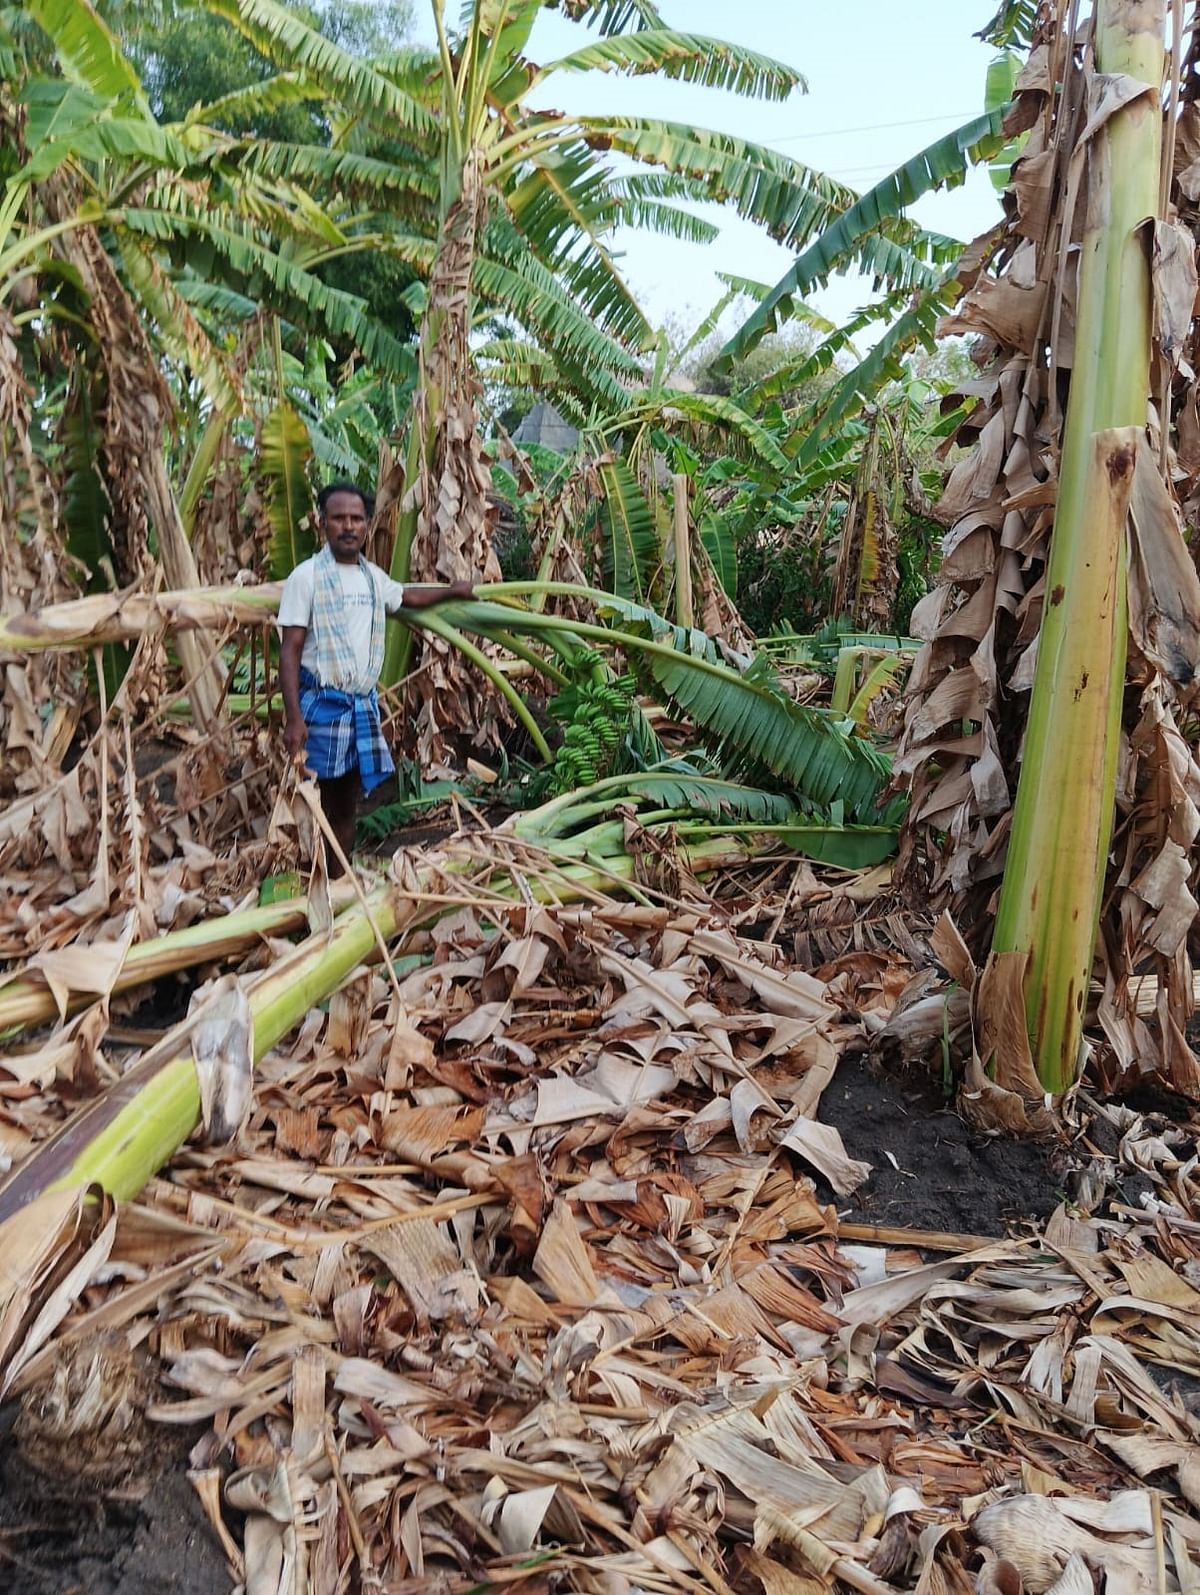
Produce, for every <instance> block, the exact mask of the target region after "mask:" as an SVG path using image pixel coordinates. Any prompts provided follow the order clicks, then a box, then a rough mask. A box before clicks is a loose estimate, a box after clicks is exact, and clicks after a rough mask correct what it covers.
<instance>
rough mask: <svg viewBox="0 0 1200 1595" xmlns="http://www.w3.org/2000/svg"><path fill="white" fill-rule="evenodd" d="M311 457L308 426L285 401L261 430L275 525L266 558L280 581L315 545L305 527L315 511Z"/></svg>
mask: <svg viewBox="0 0 1200 1595" xmlns="http://www.w3.org/2000/svg"><path fill="white" fill-rule="evenodd" d="M311 454H312V447H311V444H310V442H309V437H308V429H307V427H306V426H305V425H304V422H303V421H302V420H301V419H300V417H299V416H298V415H297V414H296V412H295V410H293V409H292V407H291V405H290V404H289V403H288V402H287V401H286V399H285V400H283V401H281V402H280V403H279V404H277V405H276V407H275V408H274V409H273V410H272V411H271V413H270V415H269V416H268V417H267V419H266V421H265V422H264V424H263V432H262V468H263V474H264V476H265V477H266V479H267V483H268V492H267V516H268V519H269V520H270V522H271V547H270V552H269V555H268V559H269V563H270V569H271V575H272V577H273V578H274V579H275V580H276V581H282V580H283V578H284V577H285V576H289V575H290V574H291V572H292V571H293V570H295V568H296V566H297V565H298V564H300V562H301V561H302V560H305V559H307V558H308V557H309V555H310V554H311V553H312V552H313V549H314V548H315V547H316V540H315V538H314V536H313V533H312V531H311V530H310V529H309V526H308V524H307V523H308V521H310V520H311V513H312V497H311V493H310V491H309V486H308V463H309V460H310V458H311Z"/></svg>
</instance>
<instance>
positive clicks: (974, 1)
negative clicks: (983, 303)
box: [414, 0, 999, 331]
mask: <svg viewBox="0 0 1200 1595" xmlns="http://www.w3.org/2000/svg"><path fill="white" fill-rule="evenodd" d="M427 5H428V0H415V4H414V12H415V18H414V20H415V24H416V27H415V31H416V34H417V37H418V38H419V39H420V40H421V42H423V43H432V42H433V33H432V24H431V22H430V18H429V12H428V9H427ZM659 9H660V11H661V12H662V14H663V17H664V18H665V20H666V22H667V23H668V25H669V26H672V27H676V28H681V29H686V30H687V31H688V32H692V33H702V34H708V35H712V36H715V37H718V38H726V39H730V40H732V41H733V42H735V43H737V44H742V45H746V46H748V47H750V48H751V49H754V50H759V51H762V52H763V53H764V54H767V55H772V56H775V57H776V58H778V59H780V60H782V61H784V62H786V63H787V64H788V65H789V66H793V67H795V68H797V69H798V70H799V71H800V72H802V73H803V74H804V76H805V78H806V80H807V83H808V92H807V93H806V94H800V93H799V92H798V91H797V92H796V93H794V94H793V95H792V96H791V97H790V98H789V99H788V100H786V101H784V102H783V103H782V104H780V103H775V102H770V101H763V100H751V99H744V98H742V97H740V96H737V95H732V94H729V93H725V92H722V91H720V90H716V89H705V88H697V87H694V86H692V85H691V84H685V83H672V82H669V81H664V80H663V79H661V78H657V77H654V78H651V77H641V78H636V77H635V78H622V77H618V76H617V75H616V74H613V73H599V72H591V73H586V74H584V73H580V74H577V75H576V74H570V75H568V74H556V75H555V77H554V79H553V84H552V86H551V85H548V88H549V89H550V92H549V93H547V94H546V95H544V97H543V99H544V103H545V104H547V105H550V104H553V105H554V106H556V107H557V108H558V109H560V110H564V111H567V112H579V113H582V114H586V113H597V112H605V111H607V112H612V113H613V114H616V115H645V116H660V117H663V118H668V119H671V120H674V121H681V122H691V123H694V124H698V125H700V126H704V127H712V128H716V129H719V130H721V131H724V132H729V133H735V134H737V135H738V136H740V137H742V138H746V139H751V140H753V141H755V142H758V143H763V144H768V145H770V146H772V147H773V148H775V149H778V150H780V151H782V152H783V153H785V154H787V155H790V156H792V157H794V158H795V159H797V160H801V161H804V162H805V163H806V164H808V165H811V166H813V167H815V168H816V169H817V170H818V171H823V172H825V173H827V174H828V175H829V176H832V177H836V178H838V179H839V180H840V181H842V182H844V183H846V184H847V185H848V186H850V187H852V188H855V189H857V190H860V191H861V190H863V189H866V188H869V187H871V185H872V184H873V183H876V182H878V181H879V180H880V179H881V178H883V177H885V176H886V175H887V173H888V172H889V171H891V170H892V169H893V168H894V167H896V166H898V165H899V164H901V163H902V162H903V161H905V160H907V159H908V158H909V157H910V156H911V155H914V154H916V153H917V152H918V151H919V150H921V149H923V148H924V147H925V146H926V145H927V144H931V143H933V142H934V141H935V140H936V139H937V138H939V137H940V136H941V135H943V134H944V133H949V132H951V131H953V129H954V128H956V127H958V126H959V125H960V124H961V123H963V122H965V121H968V120H969V119H970V118H971V117H972V116H976V115H978V114H979V113H980V112H981V111H982V109H983V97H984V78H985V74H986V71H987V65H988V61H989V59H990V58H991V55H992V53H993V52H992V50H991V48H990V47H989V46H988V45H986V44H983V43H982V42H981V41H980V40H979V39H976V38H974V37H973V34H975V33H977V32H978V31H979V29H980V28H982V27H983V25H984V24H985V23H986V22H987V21H988V19H989V18H990V17H991V15H992V14H993V13H994V11H995V9H996V0H737V3H736V4H733V3H730V0H660V7H659ZM447 10H448V12H449V13H450V14H451V15H453V14H454V12H453V7H448V8H447ZM588 37H589V35H587V34H586V33H585V32H584V30H583V29H581V28H580V27H578V26H577V25H573V24H571V23H569V22H566V21H565V20H564V19H563V18H562V17H561V16H559V15H558V14H557V13H552V12H545V13H543V14H542V16H541V17H539V19H538V21H537V24H536V25H535V29H534V33H533V37H532V39H531V41H530V45H529V51H528V53H529V55H530V56H531V57H532V59H534V60H535V61H538V62H539V63H542V64H544V63H545V62H546V61H548V60H551V59H553V58H555V57H557V56H559V55H564V54H566V53H567V52H568V51H570V50H573V49H577V48H579V46H580V45H581V44H583V43H586V42H587V40H588ZM702 214H704V215H706V216H708V217H709V219H710V220H712V221H714V222H716V223H717V224H718V225H719V226H720V229H721V231H720V236H719V237H718V238H717V239H715V240H714V241H713V242H712V243H710V244H707V245H699V244H689V243H684V242H682V241H678V240H674V239H666V238H659V237H655V236H651V235H647V234H642V233H638V232H636V231H634V230H632V229H625V230H623V231H622V232H620V233H618V234H617V235H616V236H615V238H614V241H613V251H614V253H615V254H616V255H618V257H619V258H620V263H621V268H622V270H623V272H624V274H625V277H626V280H627V281H628V282H629V284H630V287H631V288H632V289H633V291H634V294H635V295H636V297H637V298H638V300H639V302H640V303H641V304H642V306H643V307H644V308H645V310H646V311H647V313H648V315H649V317H650V320H651V321H652V322H653V323H655V324H661V323H662V322H663V320H664V319H665V318H667V317H671V318H672V319H673V321H674V322H675V323H676V325H678V323H679V322H680V321H683V322H685V323H688V324H694V323H696V322H698V321H699V320H700V318H701V317H702V316H703V315H704V314H705V313H706V312H707V311H708V310H709V309H710V308H711V307H712V305H713V304H714V303H715V302H716V300H717V299H718V298H719V297H720V295H721V293H722V292H723V291H724V290H723V285H722V284H721V283H720V282H719V280H718V278H717V276H716V273H717V272H718V271H728V272H732V273H735V274H737V275H738V276H742V277H752V278H756V279H758V280H761V281H766V282H771V283H774V282H776V281H777V280H778V279H779V278H780V277H781V276H782V275H783V274H784V272H785V271H787V269H788V267H789V266H790V265H791V263H792V260H793V258H794V256H793V254H792V252H791V251H789V250H787V249H785V248H783V247H782V246H781V245H779V244H776V243H774V242H773V241H772V240H771V239H770V238H768V237H767V235H766V233H765V232H763V231H762V230H761V229H759V228H757V227H755V226H754V225H753V224H752V223H749V222H744V221H742V220H741V218H740V217H738V216H737V215H735V214H734V213H733V212H732V211H727V210H725V209H724V208H722V207H720V206H706V207H703V208H702ZM912 214H913V216H914V217H915V219H916V220H917V221H918V222H920V223H921V224H922V225H923V226H925V227H928V228H932V229H936V230H938V231H940V232H945V233H950V234H952V235H953V236H955V237H959V238H962V239H963V240H964V241H966V240H969V239H971V238H973V237H975V236H976V235H977V234H978V233H981V232H983V231H985V230H986V229H987V228H988V227H990V226H991V225H992V224H993V223H994V222H995V220H996V219H997V217H998V215H999V202H998V199H997V197H996V194H995V191H994V190H993V188H992V185H991V181H990V179H989V177H988V175H987V172H986V170H978V171H975V172H972V173H971V174H970V176H969V177H968V179H967V181H966V182H965V183H964V184H963V185H962V187H960V188H958V189H955V190H953V191H952V192H950V193H946V194H934V195H928V196H926V197H925V198H924V199H923V200H921V201H919V202H918V203H917V204H916V205H915V206H914V207H913V211H912ZM870 297H871V295H870V284H869V283H868V282H866V281H865V280H863V279H862V278H858V277H855V278H849V279H847V278H841V279H838V278H835V279H833V280H832V281H831V283H830V285H829V287H828V288H827V289H825V290H822V291H820V292H818V293H816V294H814V295H813V296H812V297H811V302H812V303H813V304H815V305H816V307H817V308H818V309H819V310H820V311H821V312H822V314H824V315H826V316H829V317H830V319H832V320H836V321H842V320H845V319H846V318H847V317H848V316H849V315H850V314H851V313H852V312H853V311H854V310H856V309H857V308H858V307H859V306H860V305H862V304H865V303H867V302H868V301H869V299H870ZM722 327H723V330H726V331H731V330H732V325H731V324H730V323H729V322H728V321H726V322H723V323H722Z"/></svg>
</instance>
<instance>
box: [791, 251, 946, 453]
mask: <svg viewBox="0 0 1200 1595" xmlns="http://www.w3.org/2000/svg"><path fill="white" fill-rule="evenodd" d="M958 292H959V287H958V283H957V281H956V280H954V279H953V278H950V279H949V280H945V281H943V282H942V283H940V284H939V286H938V288H937V289H935V290H932V291H930V292H929V293H926V294H922V295H921V296H920V297H919V298H918V300H917V302H916V303H915V304H914V305H913V306H912V308H911V309H910V310H907V311H905V313H904V314H903V315H902V316H900V317H898V318H897V320H896V321H895V322H893V324H892V325H891V327H889V328H888V330H887V332H885V333H884V335H883V337H882V338H880V340H879V342H878V343H877V344H876V345H875V347H874V348H873V349H872V350H871V351H870V352H869V353H868V354H867V355H866V356H865V358H864V359H862V360H860V361H859V363H858V365H856V366H855V367H854V369H853V370H852V371H849V372H847V373H846V375H845V376H844V377H842V378H841V379H840V380H839V382H838V383H837V384H836V386H835V387H834V388H833V389H832V390H831V391H830V392H829V393H827V394H824V395H823V396H822V398H821V400H820V402H819V404H818V405H816V406H814V407H813V409H812V410H811V411H810V412H809V414H808V415H807V416H804V417H798V418H797V432H796V434H795V435H796V436H798V437H800V438H801V439H802V441H801V443H800V447H799V448H798V449H797V451H796V455H795V464H796V467H797V469H801V470H802V469H804V468H805V467H806V466H808V465H810V464H811V463H812V462H813V461H814V460H815V459H816V458H817V456H818V455H819V453H820V451H821V449H822V448H823V447H824V446H825V445H826V443H827V442H828V440H829V438H830V437H831V436H832V435H834V434H836V433H837V431H838V430H839V429H840V428H841V427H842V426H843V425H844V424H845V422H846V421H847V420H848V419H850V417H852V416H854V415H857V414H858V412H859V411H860V410H861V409H862V407H863V405H864V404H867V403H869V402H870V401H871V399H872V398H874V396H875V395H876V394H877V393H878V392H879V390H880V388H881V387H883V385H884V384H885V383H886V382H894V381H897V380H899V378H900V377H901V376H903V373H904V368H903V366H902V365H901V363H900V361H901V356H902V355H903V354H905V353H906V352H907V351H908V350H909V349H911V348H912V347H913V345H914V344H917V343H923V344H925V345H926V347H928V348H932V347H933V341H934V334H935V331H936V328H937V323H938V321H939V319H940V318H941V316H942V315H943V314H944V313H945V311H946V309H947V307H948V306H949V305H950V304H952V303H953V301H954V299H955V298H956V297H957V296H958Z"/></svg>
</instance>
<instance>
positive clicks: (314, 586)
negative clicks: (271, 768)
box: [279, 482, 474, 876]
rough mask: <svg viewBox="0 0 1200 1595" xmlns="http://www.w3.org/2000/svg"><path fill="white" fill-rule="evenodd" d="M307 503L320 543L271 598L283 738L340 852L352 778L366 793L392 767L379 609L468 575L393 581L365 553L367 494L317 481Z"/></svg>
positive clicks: (349, 823) (431, 593) (350, 837)
mask: <svg viewBox="0 0 1200 1595" xmlns="http://www.w3.org/2000/svg"><path fill="white" fill-rule="evenodd" d="M317 510H318V515H319V524H320V528H321V533H322V535H323V537H324V547H323V548H322V549H321V550H320V551H319V553H317V554H314V555H313V557H312V558H311V559H306V560H304V561H303V563H302V564H299V565H297V566H296V568H295V570H294V571H293V572H292V574H291V575H290V576H289V577H288V579H287V581H286V582H284V584H283V595H282V597H281V598H280V600H279V627H280V631H281V633H282V639H283V640H282V643H281V646H280V654H279V681H280V685H281V686H282V688H283V707H284V712H285V714H286V717H287V719H286V725H285V729H284V744H285V746H286V747H287V750H288V753H289V754H290V755H291V757H292V758H293V759H294V760H295V761H296V762H297V763H301V762H302V763H303V764H304V765H305V766H306V767H307V768H308V769H309V770H311V772H312V773H313V774H314V775H315V776H316V777H317V782H318V785H319V787H320V790H321V806H322V808H323V809H324V810H325V816H326V818H327V819H328V821H329V825H330V829H331V830H332V831H333V833H334V835H335V836H336V837H337V839H338V842H339V843H340V844H341V848H342V851H343V852H344V853H345V855H346V857H347V858H349V856H350V849H351V848H352V847H353V845H354V827H355V822H356V821H357V819H358V800H359V788H360V786H361V787H362V788H363V789H364V790H365V791H367V792H370V791H371V789H372V788H373V787H376V786H378V785H379V783H380V782H381V781H384V780H386V779H387V777H388V776H389V775H390V774H391V773H392V772H393V770H394V769H395V768H396V766H395V765H394V764H393V762H392V756H391V753H390V752H389V751H388V745H387V743H386V742H385V741H384V738H383V731H382V728H381V726H380V723H379V697H378V694H377V693H376V690H375V689H376V686H377V685H378V682H379V672H380V670H381V669H382V667H383V638H384V617H385V614H391V613H393V612H394V611H395V610H397V609H399V608H400V606H401V604H403V605H404V607H405V608H406V609H428V608H430V607H431V606H432V605H434V604H437V603H442V602H443V601H444V600H446V599H448V598H471V597H472V596H473V594H474V589H473V588H472V586H471V584H470V582H452V583H451V584H450V585H449V586H443V587H402V586H401V584H400V583H399V582H397V581H393V580H392V578H391V577H390V576H389V575H388V574H387V572H386V571H383V570H381V569H380V568H379V566H378V565H372V564H371V563H370V561H369V560H367V559H365V558H364V557H363V545H364V543H365V542H366V540H367V523H368V519H369V515H368V499H367V496H366V494H365V493H363V491H362V490H361V489H360V488H357V487H355V486H354V484H353V483H352V482H331V483H330V484H329V485H328V487H324V488H322V489H321V492H320V493H319V494H318V496H317ZM326 851H327V853H328V855H329V873H330V875H331V876H336V875H340V874H341V873H342V866H341V863H340V861H339V860H338V859H337V858H336V857H335V856H334V853H333V850H332V848H327V850H326Z"/></svg>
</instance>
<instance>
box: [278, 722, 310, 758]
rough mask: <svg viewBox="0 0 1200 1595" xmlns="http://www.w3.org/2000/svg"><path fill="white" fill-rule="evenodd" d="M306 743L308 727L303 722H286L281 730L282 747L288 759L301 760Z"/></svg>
mask: <svg viewBox="0 0 1200 1595" xmlns="http://www.w3.org/2000/svg"><path fill="white" fill-rule="evenodd" d="M307 742H308V727H307V726H306V725H305V723H304V721H303V720H300V719H295V720H291V719H289V720H288V723H287V724H286V725H285V726H284V728H283V745H284V747H285V748H286V749H287V751H288V757H289V758H290V759H293V760H295V759H302V758H303V757H304V749H305V746H306V744H307Z"/></svg>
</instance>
